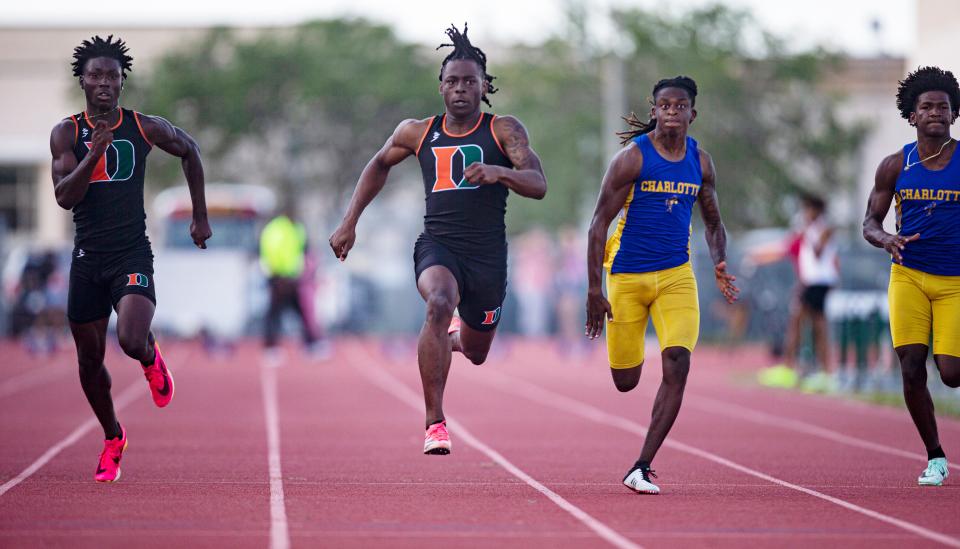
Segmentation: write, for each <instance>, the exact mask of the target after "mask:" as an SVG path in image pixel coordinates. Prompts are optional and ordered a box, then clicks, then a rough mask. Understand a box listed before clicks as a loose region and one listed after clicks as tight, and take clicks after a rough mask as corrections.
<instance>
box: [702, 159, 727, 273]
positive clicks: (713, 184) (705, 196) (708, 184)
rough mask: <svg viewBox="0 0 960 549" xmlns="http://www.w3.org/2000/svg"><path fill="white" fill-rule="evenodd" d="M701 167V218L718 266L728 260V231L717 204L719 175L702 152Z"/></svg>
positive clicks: (712, 255)
mask: <svg viewBox="0 0 960 549" xmlns="http://www.w3.org/2000/svg"><path fill="white" fill-rule="evenodd" d="M700 167H701V171H702V172H703V183H702V184H701V185H700V192H699V193H698V194H697V202H699V203H700V216H701V217H702V218H703V224H704V226H705V227H706V234H705V236H706V239H707V247H708V248H710V258H711V259H712V260H713V264H714V265H716V264H718V263H720V262H721V261H726V259H727V231H726V228H725V227H724V226H723V221H722V220H721V219H720V205H719V204H718V203H717V174H716V168H714V165H713V158H711V157H710V155H709V154H708V153H707V152H706V151H704V150H702V149H701V150H700Z"/></svg>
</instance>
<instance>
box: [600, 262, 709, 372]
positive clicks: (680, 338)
mask: <svg viewBox="0 0 960 549" xmlns="http://www.w3.org/2000/svg"><path fill="white" fill-rule="evenodd" d="M607 295H608V299H609V301H610V307H611V308H612V309H613V320H608V321H607V357H608V359H609V361H610V367H611V368H633V367H634V366H639V365H640V364H641V363H642V362H643V346H644V335H645V334H646V331H647V319H648V318H650V317H653V327H654V329H656V331H657V339H658V340H659V342H660V350H661V351H663V350H664V349H666V348H668V347H683V348H685V349H687V350H689V351H690V352H693V348H694V347H696V345H697V338H698V337H699V335H700V305H699V302H698V301H697V280H696V278H694V276H693V268H692V267H691V266H690V262H687V263H684V264H683V265H680V266H678V267H673V268H670V269H664V270H662V271H653V272H649V273H614V274H611V273H607Z"/></svg>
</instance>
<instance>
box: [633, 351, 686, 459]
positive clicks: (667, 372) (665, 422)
mask: <svg viewBox="0 0 960 549" xmlns="http://www.w3.org/2000/svg"><path fill="white" fill-rule="evenodd" d="M661 355H662V357H663V381H662V382H661V383H660V390H658V391H657V399H656V400H655V401H654V403H653V414H652V418H651V420H650V430H649V431H648V432H647V438H646V440H644V441H643V449H642V450H641V451H640V461H645V462H647V463H651V462H653V458H654V456H656V455H657V450H659V449H660V445H661V444H663V441H664V440H665V439H666V438H667V433H669V432H670V428H671V427H673V422H674V421H676V419H677V415H678V414H679V413H680V404H681V403H682V402H683V389H684V387H685V386H686V384H687V373H688V372H689V371H690V351H688V350H687V349H684V348H683V347H667V348H666V349H664V350H663V353H661Z"/></svg>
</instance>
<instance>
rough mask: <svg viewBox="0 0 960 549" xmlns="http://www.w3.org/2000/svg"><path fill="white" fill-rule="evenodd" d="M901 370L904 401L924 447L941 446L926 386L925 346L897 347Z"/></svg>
mask: <svg viewBox="0 0 960 549" xmlns="http://www.w3.org/2000/svg"><path fill="white" fill-rule="evenodd" d="M895 350H896V352H897V356H898V357H899V358H900V370H901V373H902V374H903V400H904V401H906V403H907V410H909V411H910V417H911V418H913V423H914V425H916V426H917V431H919V432H920V438H921V439H922V440H923V445H924V446H925V447H926V449H927V450H928V451H929V450H933V449H935V448H937V447H938V446H940V437H939V435H938V434H937V419H936V417H935V416H934V413H933V399H931V398H930V391H929V390H928V389H927V346H926V345H903V346H900V347H897V348H896V349H895Z"/></svg>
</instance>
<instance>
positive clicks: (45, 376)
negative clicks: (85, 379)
mask: <svg viewBox="0 0 960 549" xmlns="http://www.w3.org/2000/svg"><path fill="white" fill-rule="evenodd" d="M68 369H69V368H65V367H63V366H59V365H58V366H46V367H42V368H37V369H35V370H30V371H29V372H24V373H22V374H20V375H18V376H16V377H13V378H11V379H8V380H6V381H4V382H3V383H2V384H0V398H4V397H8V396H10V395H12V394H14V393H18V392H20V391H23V390H24V389H29V388H31V387H35V386H37V385H42V384H44V383H46V382H48V381H52V380H54V379H56V378H58V377H60V376H61V375H63V374H64V373H65V372H66V371H67V370H68Z"/></svg>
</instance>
